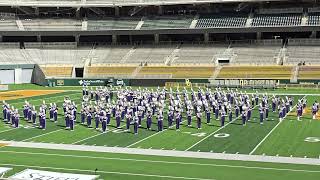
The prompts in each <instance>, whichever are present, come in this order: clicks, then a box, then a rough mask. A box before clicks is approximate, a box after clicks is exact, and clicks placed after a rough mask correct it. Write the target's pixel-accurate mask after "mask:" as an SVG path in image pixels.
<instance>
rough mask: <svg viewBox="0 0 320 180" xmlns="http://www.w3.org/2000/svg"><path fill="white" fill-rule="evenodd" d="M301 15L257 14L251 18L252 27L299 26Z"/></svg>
mask: <svg viewBox="0 0 320 180" xmlns="http://www.w3.org/2000/svg"><path fill="white" fill-rule="evenodd" d="M301 21H302V14H257V15H255V16H254V17H253V21H252V26H254V27H261V26H263V27H266V26H300V25H301Z"/></svg>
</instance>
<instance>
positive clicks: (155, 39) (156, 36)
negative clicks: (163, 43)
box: [154, 34, 159, 44]
mask: <svg viewBox="0 0 320 180" xmlns="http://www.w3.org/2000/svg"><path fill="white" fill-rule="evenodd" d="M154 43H155V44H159V34H155V35H154Z"/></svg>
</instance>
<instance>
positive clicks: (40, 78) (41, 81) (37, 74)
mask: <svg viewBox="0 0 320 180" xmlns="http://www.w3.org/2000/svg"><path fill="white" fill-rule="evenodd" d="M31 82H32V83H33V84H38V85H41V86H48V82H47V80H46V77H45V75H44V73H43V71H42V70H41V68H40V66H39V65H37V64H36V65H34V69H33V73H32V79H31Z"/></svg>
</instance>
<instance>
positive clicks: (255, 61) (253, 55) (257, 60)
mask: <svg viewBox="0 0 320 180" xmlns="http://www.w3.org/2000/svg"><path fill="white" fill-rule="evenodd" d="M280 48H281V46H280V45H273V46H259V45H242V46H239V45H238V46H234V47H232V51H233V53H234V56H235V58H234V60H233V61H232V64H252V65H259V64H276V63H277V60H276V56H277V55H278V53H279V51H280Z"/></svg>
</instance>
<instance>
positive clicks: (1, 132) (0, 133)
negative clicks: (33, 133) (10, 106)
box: [0, 128, 15, 140]
mask: <svg viewBox="0 0 320 180" xmlns="http://www.w3.org/2000/svg"><path fill="white" fill-rule="evenodd" d="M12 130H15V128H12V129H7V130H4V131H0V134H1V133H4V132H8V131H12ZM3 140H5V139H3Z"/></svg>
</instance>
